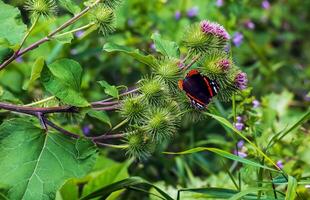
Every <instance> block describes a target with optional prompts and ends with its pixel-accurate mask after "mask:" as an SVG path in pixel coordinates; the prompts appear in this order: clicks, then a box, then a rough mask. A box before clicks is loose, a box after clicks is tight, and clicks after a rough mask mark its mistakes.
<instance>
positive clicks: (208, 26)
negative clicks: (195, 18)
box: [200, 20, 230, 40]
mask: <svg viewBox="0 0 310 200" xmlns="http://www.w3.org/2000/svg"><path fill="white" fill-rule="evenodd" d="M200 28H201V31H202V32H204V33H205V34H212V35H215V36H217V37H220V38H222V39H224V40H229V39H230V36H229V34H228V33H227V31H226V30H225V28H224V27H223V26H221V25H219V24H218V23H214V22H210V21H208V20H203V21H201V22H200Z"/></svg>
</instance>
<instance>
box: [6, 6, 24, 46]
mask: <svg viewBox="0 0 310 200" xmlns="http://www.w3.org/2000/svg"><path fill="white" fill-rule="evenodd" d="M0 24H1V27H0V39H1V40H3V39H5V40H6V42H7V45H5V46H11V45H12V46H13V45H16V44H18V43H19V42H20V41H21V40H22V38H23V36H24V34H25V32H26V29H27V27H26V25H25V24H24V23H23V22H22V19H21V15H20V11H19V10H18V9H17V8H14V7H13V6H10V5H8V4H5V3H3V2H2V1H0ZM0 44H1V43H0ZM1 46H2V44H1Z"/></svg>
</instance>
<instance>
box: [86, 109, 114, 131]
mask: <svg viewBox="0 0 310 200" xmlns="http://www.w3.org/2000/svg"><path fill="white" fill-rule="evenodd" d="M87 114H88V115H89V116H90V117H94V118H96V119H98V120H100V121H102V122H104V123H106V124H108V125H109V126H110V128H112V124H111V121H110V118H109V116H108V115H107V113H106V112H105V111H99V110H89V111H88V112H87Z"/></svg>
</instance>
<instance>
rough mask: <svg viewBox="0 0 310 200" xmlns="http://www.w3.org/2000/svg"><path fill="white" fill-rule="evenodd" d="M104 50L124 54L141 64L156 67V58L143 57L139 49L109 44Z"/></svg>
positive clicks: (150, 56)
mask: <svg viewBox="0 0 310 200" xmlns="http://www.w3.org/2000/svg"><path fill="white" fill-rule="evenodd" d="M103 50H104V51H107V52H115V51H116V52H123V53H125V54H127V55H129V56H131V57H133V58H135V59H136V60H138V61H139V62H142V63H144V64H146V65H148V66H152V67H156V59H155V57H154V56H152V55H148V56H145V55H142V54H141V53H140V52H139V50H138V49H135V50H134V49H130V48H128V47H126V46H121V45H117V44H114V43H107V44H105V45H104V46H103Z"/></svg>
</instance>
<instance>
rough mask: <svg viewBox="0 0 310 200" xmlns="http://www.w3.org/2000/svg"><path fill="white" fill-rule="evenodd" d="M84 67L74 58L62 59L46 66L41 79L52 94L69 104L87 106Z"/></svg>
mask: <svg viewBox="0 0 310 200" xmlns="http://www.w3.org/2000/svg"><path fill="white" fill-rule="evenodd" d="M81 76H82V67H81V66H80V64H79V63H78V62H76V61H74V60H70V59H61V60H57V61H55V62H53V63H52V64H49V65H47V66H44V68H43V70H42V74H41V81H42V83H43V85H44V87H45V88H46V90H47V91H49V92H50V93H51V94H53V95H55V96H56V97H58V98H59V99H60V100H61V101H62V102H64V103H67V104H69V105H73V106H78V107H86V106H88V105H89V104H88V102H87V100H85V98H84V97H83V96H82V94H81V92H80V90H81V81H82V80H81V78H82V77H81Z"/></svg>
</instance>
